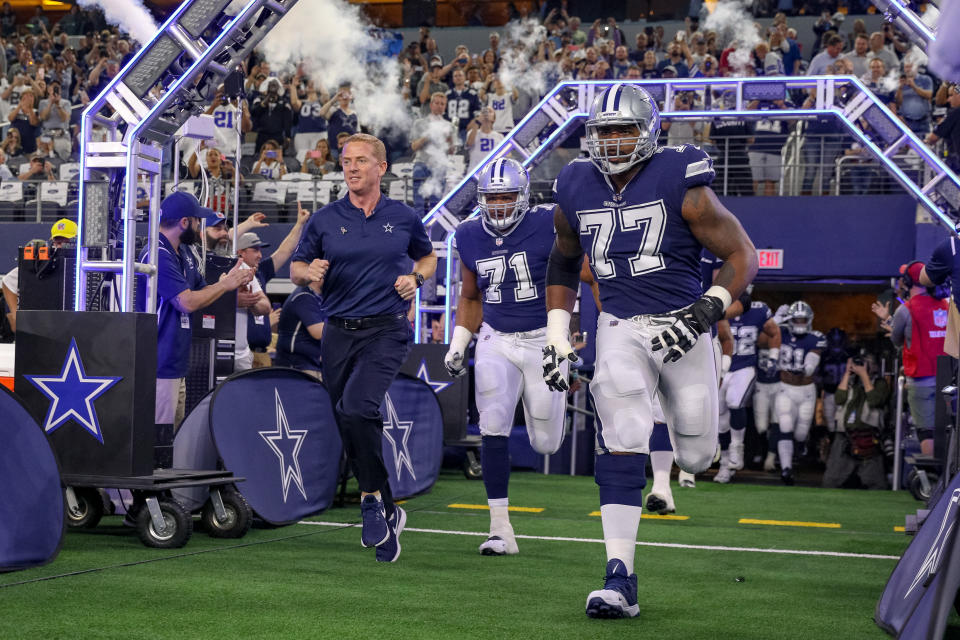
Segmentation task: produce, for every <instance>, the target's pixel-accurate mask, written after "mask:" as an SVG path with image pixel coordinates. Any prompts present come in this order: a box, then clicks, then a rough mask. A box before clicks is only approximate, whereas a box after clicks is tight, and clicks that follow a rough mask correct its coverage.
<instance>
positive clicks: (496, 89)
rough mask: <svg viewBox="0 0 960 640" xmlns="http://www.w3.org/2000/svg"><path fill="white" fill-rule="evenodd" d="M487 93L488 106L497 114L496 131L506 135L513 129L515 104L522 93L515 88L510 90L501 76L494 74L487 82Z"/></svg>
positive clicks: (494, 127) (494, 125)
mask: <svg viewBox="0 0 960 640" xmlns="http://www.w3.org/2000/svg"><path fill="white" fill-rule="evenodd" d="M485 95H486V98H487V106H488V107H490V108H491V109H493V112H494V113H495V114H496V116H497V117H496V120H495V121H494V123H493V129H494V131H497V132H499V133H502V134H504V135H506V134H507V132H509V131H510V130H511V129H513V124H514V123H513V104H514V102H516V101H517V99H518V98H519V97H520V94H519V93H518V92H517V90H516V89H515V88H514V89H509V90H508V89H507V88H506V87H504V86H503V83H502V82H500V77H499V76H498V75H493V76H491V77H490V79H489V81H488V82H487V88H486V91H485Z"/></svg>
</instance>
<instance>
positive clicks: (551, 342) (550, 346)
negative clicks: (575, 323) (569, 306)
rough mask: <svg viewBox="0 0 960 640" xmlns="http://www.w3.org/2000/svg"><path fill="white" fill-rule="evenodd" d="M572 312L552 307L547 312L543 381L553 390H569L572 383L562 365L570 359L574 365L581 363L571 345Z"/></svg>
mask: <svg viewBox="0 0 960 640" xmlns="http://www.w3.org/2000/svg"><path fill="white" fill-rule="evenodd" d="M569 335H570V312H568V311H565V310H563V309H551V310H550V311H548V312H547V345H546V346H545V347H544V348H543V381H544V382H545V383H547V386H548V387H549V388H550V390H551V391H567V390H569V389H570V384H569V383H568V382H567V376H566V374H564V372H563V369H561V368H560V365H561V364H563V362H564V360H569V361H570V363H571V364H573V366H577V365H579V364H580V363H581V360H580V358H579V356H577V354H576V352H575V351H574V350H573V347H571V346H570V338H569Z"/></svg>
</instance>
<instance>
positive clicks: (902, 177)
mask: <svg viewBox="0 0 960 640" xmlns="http://www.w3.org/2000/svg"><path fill="white" fill-rule="evenodd" d="M632 83H633V84H636V85H639V86H642V87H643V88H644V89H646V90H647V91H648V92H650V94H651V95H652V96H653V97H654V99H655V100H657V101H658V102H660V103H661V104H663V105H665V107H664V110H663V111H661V113H660V116H661V118H662V119H663V120H716V119H745V120H758V119H769V118H772V117H776V118H778V119H783V120H809V119H814V118H817V117H822V116H831V117H834V118H837V119H838V120H839V121H840V122H841V123H842V124H843V125H844V127H845V128H846V130H847V132H848V133H849V134H850V136H851V137H852V138H853V139H854V140H856V141H858V142H859V143H860V144H861V145H862V146H863V148H864V149H866V150H867V151H868V152H869V153H870V154H871V155H872V156H873V157H874V158H875V159H876V160H877V161H878V162H879V163H880V164H881V166H883V167H884V168H885V169H886V170H887V172H888V173H889V174H890V175H891V176H892V177H893V178H894V179H896V180H897V182H899V183H900V184H901V185H902V186H903V188H904V189H905V190H906V191H907V193H909V194H911V195H912V196H913V197H914V198H915V199H916V200H917V201H918V202H919V203H920V204H921V205H923V207H924V208H926V209H927V211H929V212H930V213H931V214H933V216H934V217H935V218H936V219H937V220H939V221H940V222H942V223H943V224H944V225H946V226H947V227H949V228H950V229H951V230H953V231H954V232H956V231H957V229H958V224H957V223H958V221H960V179H958V178H957V176H956V175H955V174H954V173H952V172H951V171H950V170H949V169H948V168H947V166H946V165H945V164H944V163H943V162H942V160H941V159H940V158H938V157H937V155H936V154H935V153H934V152H933V151H932V150H931V149H930V148H929V147H927V146H926V145H925V144H924V143H923V141H922V140H920V139H919V138H917V136H916V135H915V134H914V133H913V132H911V131H910V130H909V129H908V128H907V127H906V125H904V124H903V123H902V122H901V121H900V119H899V118H897V116H895V115H894V114H893V113H892V112H891V111H890V110H889V109H888V108H887V107H886V106H885V105H884V104H883V102H882V101H880V100H878V99H877V97H876V96H875V95H874V94H873V93H872V92H871V91H870V90H869V89H867V87H866V86H865V85H864V84H863V83H862V82H861V81H860V80H859V79H858V78H855V77H851V76H810V77H777V78H678V79H675V80H637V81H633V82H632ZM613 84H615V83H614V82H612V81H588V82H562V83H559V84H558V85H557V86H556V87H554V88H553V89H552V90H551V91H550V92H549V93H548V94H547V95H546V96H545V97H544V98H543V100H541V101H540V103H539V104H538V105H537V106H536V107H534V108H533V109H532V110H531V111H530V113H528V114H527V115H526V117H524V118H523V119H522V120H521V121H520V122H519V123H518V124H517V125H516V126H515V127H514V129H513V130H512V131H511V132H510V134H509V135H508V136H507V137H506V138H505V139H504V140H503V141H502V142H501V143H500V145H498V146H497V147H496V148H495V149H494V150H493V151H491V152H490V154H489V155H488V156H487V157H486V159H485V160H484V162H482V163H480V165H479V166H477V167H475V168H473V170H472V172H470V173H468V174H467V175H466V177H464V179H463V180H462V181H460V183H459V184H457V186H456V187H454V188H453V190H451V191H450V192H449V193H447V194H446V195H445V196H444V197H443V198H442V199H441V200H440V201H439V202H438V203H437V205H436V206H434V207H433V209H431V210H430V212H429V213H428V214H427V215H426V216H424V218H423V222H424V223H425V224H427V225H428V226H435V225H439V226H440V227H441V228H442V229H443V231H444V235H443V240H442V241H439V242H435V245H436V246H437V248H438V254H439V255H440V256H441V257H448V258H450V257H452V256H453V254H454V252H453V250H452V242H453V232H454V231H455V230H456V227H457V225H458V224H459V223H460V221H461V220H463V219H466V218H470V217H473V216H475V215H477V214H478V213H479V210H478V209H476V208H475V206H476V181H475V180H474V179H473V178H474V176H475V175H476V174H477V173H478V172H479V170H480V166H482V165H483V164H486V163H487V162H489V161H490V160H493V159H495V158H499V157H503V156H507V157H513V158H514V159H516V160H518V161H519V162H521V163H522V164H523V165H524V166H525V167H526V168H527V169H528V170H532V169H533V168H534V167H536V166H537V165H539V164H540V163H541V162H543V161H544V159H546V157H548V156H549V154H550V152H552V151H553V150H554V149H556V148H557V147H558V146H559V145H560V144H561V143H562V142H563V141H564V140H565V139H566V138H568V137H569V136H570V135H571V134H572V133H573V132H574V131H575V130H576V129H577V127H578V126H579V125H580V124H582V123H583V121H584V120H585V119H586V116H587V111H588V109H589V107H590V104H591V103H592V101H593V98H594V96H595V95H597V94H599V93H600V92H602V91H603V90H604V89H606V88H607V87H610V86H612V85H613ZM795 89H801V90H805V91H810V90H813V91H815V100H814V104H813V107H811V108H807V109H804V108H797V107H787V108H785V109H777V110H775V111H773V110H770V109H760V108H749V105H750V104H751V103H752V102H753V101H755V100H759V101H770V100H782V99H784V96H785V95H786V93H787V92H788V91H790V90H795ZM708 90H712V91H713V92H714V93H715V94H716V93H718V92H722V93H729V94H732V104H733V108H732V109H722V110H717V111H703V110H693V111H674V110H673V102H674V101H673V98H674V96H675V95H676V94H677V92H681V91H697V92H705V91H708ZM904 154H907V155H910V156H912V157H913V160H914V161H915V164H916V165H917V168H916V169H914V168H911V169H904V168H903V167H902V166H901V164H899V163H898V162H896V158H895V156H901V157H902V156H903V155H904ZM434 237H436V236H434ZM451 262H452V259H448V260H447V269H446V273H445V274H444V276H445V277H444V280H443V282H444V285H445V290H446V292H447V295H446V296H445V302H444V305H443V306H442V307H426V306H425V307H421V306H420V304H419V299H418V300H417V305H418V309H417V310H418V313H417V315H416V317H417V321H418V323H419V320H420V315H421V314H420V313H419V311H420V310H421V309H422V310H424V311H436V312H439V311H443V312H445V313H446V316H445V318H446V321H445V324H446V327H445V338H446V339H447V340H448V341H449V333H450V328H451V327H450V310H451V304H452V300H451V299H452V298H455V292H456V285H457V282H456V275H457V271H456V270H452V269H451V267H450V263H451ZM438 281H440V279H439V278H438ZM416 335H417V338H418V339H419V336H420V333H419V326H418V327H417V333H416Z"/></svg>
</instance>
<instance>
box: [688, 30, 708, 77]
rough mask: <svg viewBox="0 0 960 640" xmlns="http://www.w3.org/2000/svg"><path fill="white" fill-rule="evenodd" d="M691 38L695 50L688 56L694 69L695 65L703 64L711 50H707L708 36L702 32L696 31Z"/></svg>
mask: <svg viewBox="0 0 960 640" xmlns="http://www.w3.org/2000/svg"><path fill="white" fill-rule="evenodd" d="M691 38H692V40H691V42H690V45H691V46H692V47H693V51H691V52H690V55H689V56H688V58H689V62H690V69H691V71H692V70H693V67H694V66H697V67H699V66H700V65H702V64H703V61H704V60H706V58H707V56H709V55H710V52H709V51H707V38H706V36H704V35H703V34H702V33H694V34H693V35H692V36H691Z"/></svg>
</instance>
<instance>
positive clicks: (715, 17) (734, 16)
mask: <svg viewBox="0 0 960 640" xmlns="http://www.w3.org/2000/svg"><path fill="white" fill-rule="evenodd" d="M748 7H749V3H748V2H745V1H743V0H719V2H717V4H716V6H715V7H714V9H713V11H712V12H710V13H708V15H707V16H706V18H705V19H704V20H703V21H702V22H701V27H700V28H701V30H702V31H703V32H707V31H715V32H716V33H717V42H719V43H721V44H723V45H726V44H729V43H733V44H734V45H735V46H736V50H735V51H733V52H731V53H730V56H729V57H728V58H727V61H728V62H729V64H730V67H731V68H732V69H733V75H735V76H743V75H746V69H747V67H748V66H750V65H752V58H751V53H752V52H753V48H754V47H756V46H757V45H758V44H760V42H762V41H763V38H761V37H760V34H759V33H757V27H756V24H755V23H754V21H753V16H752V15H751V14H750V11H749V10H748Z"/></svg>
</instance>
